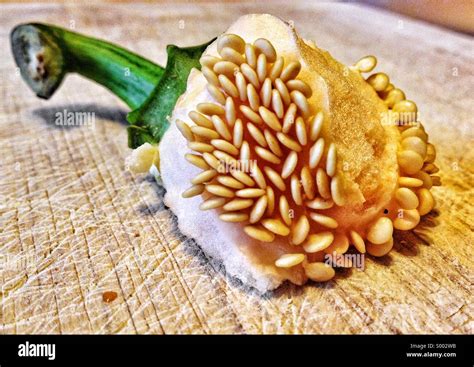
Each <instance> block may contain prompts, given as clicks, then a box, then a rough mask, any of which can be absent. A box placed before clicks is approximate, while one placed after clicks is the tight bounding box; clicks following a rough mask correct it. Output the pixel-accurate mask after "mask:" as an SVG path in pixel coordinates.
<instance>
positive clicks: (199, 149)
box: [188, 141, 214, 153]
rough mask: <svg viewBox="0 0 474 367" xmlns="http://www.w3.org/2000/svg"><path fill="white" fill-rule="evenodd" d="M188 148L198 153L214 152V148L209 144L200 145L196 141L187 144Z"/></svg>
mask: <svg viewBox="0 0 474 367" xmlns="http://www.w3.org/2000/svg"><path fill="white" fill-rule="evenodd" d="M188 148H189V149H191V150H194V151H196V152H199V153H204V152H212V151H214V147H213V146H212V145H211V144H206V143H201V142H198V141H190V142H189V143H188Z"/></svg>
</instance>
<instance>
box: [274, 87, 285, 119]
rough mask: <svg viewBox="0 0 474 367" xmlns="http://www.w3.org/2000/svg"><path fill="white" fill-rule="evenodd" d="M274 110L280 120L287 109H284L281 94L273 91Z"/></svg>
mask: <svg viewBox="0 0 474 367" xmlns="http://www.w3.org/2000/svg"><path fill="white" fill-rule="evenodd" d="M272 109H273V111H274V112H275V114H276V115H277V117H278V118H279V119H281V118H283V115H284V113H285V109H284V107H283V101H282V100H281V96H280V92H278V90H276V89H273V91H272Z"/></svg>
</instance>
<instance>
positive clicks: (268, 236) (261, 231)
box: [244, 226, 275, 242]
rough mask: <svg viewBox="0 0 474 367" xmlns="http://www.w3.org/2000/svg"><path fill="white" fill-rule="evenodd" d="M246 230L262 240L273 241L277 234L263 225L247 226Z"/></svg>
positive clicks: (251, 235) (250, 234) (254, 237)
mask: <svg viewBox="0 0 474 367" xmlns="http://www.w3.org/2000/svg"><path fill="white" fill-rule="evenodd" d="M244 232H245V233H246V234H247V235H248V236H250V237H252V238H253V239H256V240H258V241H262V242H273V240H274V239H275V235H274V234H273V233H272V232H270V231H269V230H267V229H265V228H263V227H262V226H245V227H244Z"/></svg>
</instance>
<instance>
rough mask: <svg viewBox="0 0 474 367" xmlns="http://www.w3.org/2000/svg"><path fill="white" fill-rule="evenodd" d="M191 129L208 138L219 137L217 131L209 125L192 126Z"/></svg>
mask: <svg viewBox="0 0 474 367" xmlns="http://www.w3.org/2000/svg"><path fill="white" fill-rule="evenodd" d="M191 131H192V133H193V134H195V135H197V136H200V137H202V138H206V139H217V138H218V137H219V134H218V133H217V132H216V131H214V130H212V129H208V128H207V127H202V126H191Z"/></svg>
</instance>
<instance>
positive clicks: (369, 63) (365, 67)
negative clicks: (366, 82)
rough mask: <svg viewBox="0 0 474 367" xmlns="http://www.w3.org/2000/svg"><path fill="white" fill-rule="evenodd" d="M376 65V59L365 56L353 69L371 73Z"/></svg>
mask: <svg viewBox="0 0 474 367" xmlns="http://www.w3.org/2000/svg"><path fill="white" fill-rule="evenodd" d="M376 65H377V59H376V58H375V57H374V56H372V55H369V56H365V57H363V58H361V59H360V60H359V61H357V62H356V63H355V65H354V66H355V67H356V68H357V70H359V71H360V72H362V73H368V72H371V71H372V70H373V69H374V68H375V66H376Z"/></svg>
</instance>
